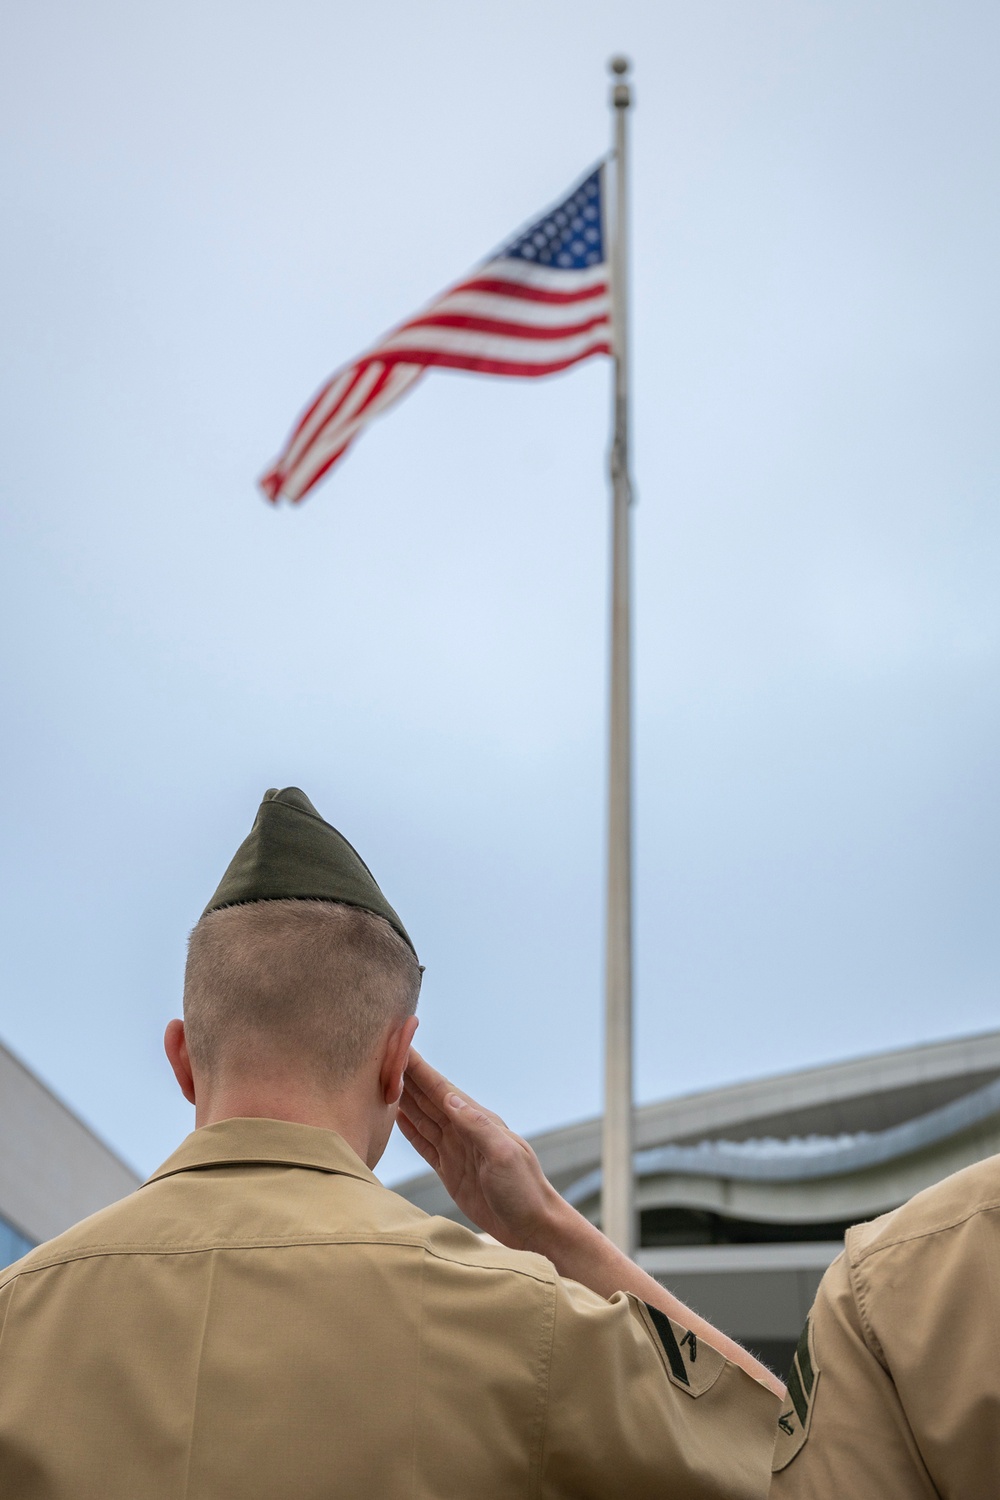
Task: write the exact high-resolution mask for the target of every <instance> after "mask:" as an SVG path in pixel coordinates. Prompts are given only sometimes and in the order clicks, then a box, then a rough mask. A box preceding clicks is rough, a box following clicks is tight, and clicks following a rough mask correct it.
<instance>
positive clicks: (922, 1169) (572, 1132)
mask: <svg viewBox="0 0 1000 1500" xmlns="http://www.w3.org/2000/svg"><path fill="white" fill-rule="evenodd" d="M600 1126H601V1122H600V1119H599V1118H597V1119H591V1120H584V1121H582V1122H581V1123H579V1124H576V1125H567V1126H565V1127H563V1128H562V1129H559V1130H551V1131H546V1132H545V1133H544V1134H541V1135H538V1136H535V1137H533V1138H532V1141H531V1144H532V1145H533V1146H534V1148H535V1150H536V1151H537V1153H538V1156H539V1158H540V1160H541V1163H542V1166H543V1168H544V1170H545V1173H546V1175H547V1176H548V1177H549V1179H550V1180H551V1181H552V1182H553V1183H554V1185H555V1186H556V1187H557V1188H558V1189H559V1191H560V1192H561V1193H562V1194H563V1196H564V1197H565V1198H566V1199H568V1201H569V1202H571V1203H573V1204H575V1205H576V1207H578V1208H579V1209H580V1211H581V1212H582V1213H584V1214H586V1216H587V1217H588V1218H590V1219H592V1220H594V1222H599V1221H600V1217H599V1216H600V1189H601V1170H600V1145H601V1142H600ZM998 1152H1000V1031H995V1032H987V1033H985V1034H983V1035H979V1036H971V1037H959V1038H956V1039H954V1040H949V1041H945V1042H934V1043H931V1044H929V1045H927V1046H922V1047H909V1048H905V1049H903V1050H900V1051H894V1052H885V1053H879V1054H876V1055H874V1056H869V1057H861V1058H857V1059H854V1060H852V1061H849V1062H842V1063H834V1064H832V1065H830V1066H828V1067H822V1068H809V1069H806V1070H804V1071H802V1072H798V1073H785V1074H778V1075H776V1076H774V1077H770V1078H762V1079H758V1080H756V1081H754V1082H752V1083H742V1084H735V1085H732V1086H731V1087H728V1088H722V1089H712V1090H709V1091H706V1092H703V1093H697V1094H688V1095H685V1096H683V1097H681V1098H676V1099H663V1100H660V1101H658V1102H657V1103H655V1104H647V1105H644V1106H642V1107H641V1108H640V1109H638V1110H637V1111H636V1153H635V1173H636V1196H637V1206H638V1211H639V1222H640V1245H641V1248H640V1250H639V1256H638V1258H639V1260H640V1262H641V1263H642V1265H643V1266H644V1267H645V1268H646V1270H648V1271H649V1272H650V1273H651V1274H652V1275H653V1276H655V1277H656V1278H657V1279H658V1280H660V1281H661V1282H662V1283H663V1284H664V1285H665V1286H667V1287H669V1288H670V1290H671V1291H672V1292H674V1293H675V1294H676V1295H677V1296H678V1297H680V1298H681V1300H682V1301H684V1302H686V1303H687V1304H688V1305H689V1306H691V1307H693V1308H695V1309H696V1310H697V1311H698V1312H700V1313H702V1314H703V1315H704V1316H705V1317H707V1318H708V1319H709V1320H710V1321H711V1322H713V1323H715V1324H716V1325H717V1326H718V1327H720V1328H722V1329H724V1331H725V1332H726V1333H729V1334H731V1335H732V1336H733V1337H735V1338H737V1339H739V1340H740V1342H741V1343H744V1344H746V1345H748V1346H749V1347H750V1348H752V1349H754V1350H755V1351H757V1352H758V1353H759V1354H760V1355H761V1357H762V1358H764V1359H765V1361H766V1362H767V1363H768V1364H770V1365H772V1367H773V1368H775V1369H778V1370H784V1369H786V1368H787V1367H788V1365H789V1363H790V1361H791V1355H792V1352H793V1350H794V1346H795V1341H796V1339H797V1338H798V1335H799V1332H800V1330H801V1327H802V1324H803V1322H804V1321H805V1317H806V1314H807V1313H808V1311H809V1307H810V1305H811V1303H812V1299H813V1297H814V1295H815V1292H816V1288H817V1287H818V1285H819V1281H820V1278H821V1276H822V1274H823V1272H824V1271H825V1269H826V1267H827V1266H828V1265H829V1264H830V1262H831V1261H832V1260H833V1259H834V1257H835V1256H836V1255H837V1254H838V1253H839V1251H840V1249H841V1247H842V1245H843V1239H844V1232H845V1230H846V1229H847V1228H848V1227H849V1226H850V1225H851V1224H856V1223H859V1222H861V1221H863V1220H866V1219H871V1218H874V1217H875V1216H876V1215H878V1214H881V1213H885V1212H886V1211H887V1210H888V1209H891V1208H896V1207H898V1206H899V1205H900V1204H901V1203H904V1202H905V1201H906V1199H907V1198H910V1197H912V1196H913V1194H914V1193H917V1192H919V1191H920V1190H921V1189H922V1188H925V1187H929V1186H930V1185H931V1184H932V1183H935V1182H938V1181H940V1180H941V1179H942V1178H943V1177H947V1176H949V1175H950V1174H951V1173H952V1172H956V1171H958V1170H959V1169H960V1168H962V1167H964V1166H968V1165H969V1164H971V1163H972V1162H974V1161H979V1160H981V1159H982V1158H983V1157H986V1156H990V1155H994V1154H996V1153H998ZM395 1190H396V1191H397V1192H398V1193H400V1194H402V1196H403V1197H405V1198H408V1199H409V1200H410V1201H411V1202H413V1203H415V1204H417V1205H419V1206H420V1207H421V1208H423V1209H425V1210H426V1211H427V1212H428V1213H438V1214H444V1215H445V1216H446V1217H449V1218H452V1219H457V1220H459V1221H460V1222H465V1221H464V1220H463V1219H462V1215H461V1213H460V1212H459V1210H458V1209H457V1208H456V1207H455V1205H454V1204H453V1203H452V1202H451V1199H450V1198H449V1197H448V1195H447V1193H446V1192H445V1190H444V1188H443V1187H442V1185H441V1183H440V1182H439V1181H438V1179H437V1177H436V1176H435V1175H434V1174H433V1173H431V1172H425V1173H421V1174H420V1175H419V1176H418V1177H413V1178H410V1179H409V1180H408V1181H406V1182H403V1183H399V1184H396V1185H395Z"/></svg>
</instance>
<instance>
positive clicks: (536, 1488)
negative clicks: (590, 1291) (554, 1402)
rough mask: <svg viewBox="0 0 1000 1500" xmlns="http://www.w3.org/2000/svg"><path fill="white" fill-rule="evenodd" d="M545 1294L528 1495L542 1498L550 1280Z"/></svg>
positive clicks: (552, 1300) (552, 1337)
mask: <svg viewBox="0 0 1000 1500" xmlns="http://www.w3.org/2000/svg"><path fill="white" fill-rule="evenodd" d="M543 1285H544V1286H546V1288H547V1291H548V1306H547V1309H546V1313H547V1316H546V1318H545V1320H544V1322H543V1325H542V1331H541V1339H540V1341H539V1354H540V1355H541V1359H540V1365H541V1368H540V1369H539V1372H538V1376H539V1390H538V1418H537V1427H536V1435H535V1441H534V1443H533V1445H532V1446H533V1448H534V1453H533V1455H532V1465H531V1467H532V1469H533V1470H534V1474H533V1475H529V1482H530V1491H531V1494H533V1495H541V1493H542V1483H543V1480H544V1472H545V1449H546V1446H547V1443H548V1436H549V1393H550V1388H551V1385H552V1354H553V1350H554V1349H555V1341H556V1283H555V1280H554V1279H552V1278H550V1279H549V1280H548V1281H547V1282H544V1283H543Z"/></svg>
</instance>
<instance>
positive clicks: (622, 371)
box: [601, 57, 636, 1255]
mask: <svg viewBox="0 0 1000 1500" xmlns="http://www.w3.org/2000/svg"><path fill="white" fill-rule="evenodd" d="M610 67H611V71H612V73H614V74H615V75H616V76H617V79H618V81H617V82H616V83H615V85H614V87H613V89H612V91H611V102H612V104H613V106H614V111H615V216H614V239H613V242H612V254H611V288H612V309H613V319H614V361H615V363H614V368H615V397H614V436H613V438H612V444H611V489H612V524H611V553H612V559H611V683H610V704H609V717H610V735H609V762H608V871H607V879H608V886H607V917H606V928H605V1034H604V1037H605V1039H604V1138H603V1143H602V1154H601V1165H602V1187H601V1222H602V1226H603V1229H604V1232H605V1234H606V1235H607V1236H608V1238H609V1239H611V1240H613V1241H614V1243H615V1244H616V1245H617V1246H618V1247H619V1249H621V1250H624V1251H625V1253H626V1254H627V1255H632V1254H633V1253H634V1250H635V1239H636V1235H635V1195H634V1189H633V1171H632V784H631V783H632V722H631V720H632V705H631V697H632V684H631V675H632V674H631V628H630V618H629V616H630V607H629V585H630V561H629V551H630V548H629V529H630V516H629V512H630V506H631V500H632V494H631V489H632V486H631V480H630V477H629V445H628V438H629V430H628V429H629V424H628V212H627V209H628V200H627V193H628V157H627V137H626V121H627V116H628V112H629V109H630V108H631V105H632V93H631V90H630V88H629V85H628V83H626V81H625V74H626V73H627V72H628V69H629V62H628V59H627V58H624V57H615V58H612V60H611V64H610Z"/></svg>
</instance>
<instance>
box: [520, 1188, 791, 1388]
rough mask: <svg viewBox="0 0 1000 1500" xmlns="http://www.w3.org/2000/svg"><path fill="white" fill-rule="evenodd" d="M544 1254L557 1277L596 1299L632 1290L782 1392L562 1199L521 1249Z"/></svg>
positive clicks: (735, 1346)
mask: <svg viewBox="0 0 1000 1500" xmlns="http://www.w3.org/2000/svg"><path fill="white" fill-rule="evenodd" d="M526 1248H530V1249H532V1250H535V1251H537V1252H538V1253H539V1254H541V1255H544V1256H545V1257H546V1258H547V1259H548V1260H550V1261H551V1262H552V1264H553V1265H554V1266H555V1268H556V1270H557V1271H558V1272H559V1274H560V1276H566V1277H568V1278H570V1279H571V1280H572V1281H579V1282H580V1283H581V1284H582V1285H583V1286H586V1287H589V1288H590V1290H591V1291H592V1292H597V1294H598V1296H601V1297H612V1296H613V1295H614V1294H615V1292H632V1293H633V1294H634V1295H635V1296H636V1297H639V1298H641V1300H642V1301H643V1302H647V1303H649V1304H650V1305H651V1306H653V1307H657V1308H659V1309H660V1311H661V1312H664V1313H666V1314H667V1316H668V1317H669V1318H673V1320H674V1322H675V1323H680V1324H682V1325H683V1326H684V1327H685V1328H690V1329H691V1331H692V1332H693V1333H694V1334H695V1335H696V1337H697V1338H699V1339H702V1340H703V1341H704V1342H705V1343H707V1344H710V1345H711V1346H712V1348H714V1349H717V1350H718V1351H719V1353H720V1354H723V1355H725V1357H726V1359H728V1360H730V1361H731V1362H732V1363H733V1364H734V1365H738V1366H739V1367H740V1368H741V1369H743V1370H745V1371H746V1372H747V1374H748V1375H752V1376H753V1378H754V1379H755V1380H759V1381H760V1382H761V1383H762V1384H763V1385H765V1386H767V1388H768V1389H769V1390H771V1391H773V1392H774V1393H775V1395H777V1396H784V1394H785V1387H784V1386H783V1385H782V1383H781V1381H780V1380H778V1379H777V1377H776V1376H775V1375H773V1374H772V1373H771V1371H770V1370H768V1369H767V1368H766V1367H765V1366H764V1365H762V1364H761V1363H760V1361H759V1360H756V1359H754V1357H753V1355H752V1354H750V1353H749V1352H748V1350H746V1349H744V1348H743V1347H742V1345H740V1344H737V1343H736V1342H735V1341H734V1340H733V1339H731V1338H727V1336H726V1335H725V1334H724V1333H721V1332H720V1331H719V1329H717V1328H713V1327H712V1325H711V1323H708V1322H706V1321H705V1319H704V1318H701V1317H699V1316H698V1314H697V1313H695V1312H692V1311H691V1309H690V1308H689V1307H685V1305H684V1303H683V1302H681V1301H680V1300H679V1299H678V1298H677V1297H675V1296H674V1295H673V1293H672V1292H668V1291H667V1289H666V1287H663V1286H661V1285H660V1283H659V1282H658V1281H655V1280H654V1279H653V1277H652V1276H649V1275H648V1274H647V1273H646V1272H645V1271H644V1270H643V1269H642V1268H641V1266H637V1265H636V1263H635V1261H633V1260H630V1259H629V1258H628V1256H627V1255H624V1254H623V1253H622V1252H621V1250H619V1249H618V1248H617V1247H616V1246H615V1245H613V1244H612V1243H611V1241H610V1240H609V1239H607V1237H606V1236H605V1235H603V1234H602V1233H601V1231H600V1230H599V1229H598V1228H596V1226H595V1225H593V1224H591V1223H590V1222H589V1220H587V1219H585V1218H584V1217H583V1215H582V1214H579V1213H577V1211H576V1209H575V1208H572V1207H571V1206H570V1205H569V1204H568V1203H566V1202H565V1201H564V1200H562V1199H559V1201H558V1203H553V1205H552V1208H551V1211H550V1213H549V1215H548V1216H547V1220H546V1224H545V1227H544V1228H543V1229H542V1230H541V1231H540V1232H539V1233H538V1234H537V1235H534V1236H532V1241H531V1244H530V1246H528V1247H526Z"/></svg>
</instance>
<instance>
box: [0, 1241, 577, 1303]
mask: <svg viewBox="0 0 1000 1500" xmlns="http://www.w3.org/2000/svg"><path fill="white" fill-rule="evenodd" d="M313 1245H329V1246H331V1247H332V1246H336V1245H371V1246H373V1247H375V1248H381V1247H383V1246H386V1247H392V1248H399V1249H411V1250H421V1251H423V1253H424V1254H425V1255H429V1256H431V1257H432V1258H433V1259H434V1260H440V1261H444V1262H448V1263H449V1264H450V1265H456V1266H465V1267H466V1268H467V1269H468V1270H470V1271H480V1270H482V1271H507V1272H509V1273H510V1274H511V1275H512V1276H525V1277H527V1278H528V1279H529V1280H530V1281H537V1282H538V1283H539V1284H540V1285H542V1286H551V1285H552V1284H553V1274H554V1273H552V1272H550V1273H548V1274H547V1273H546V1272H545V1271H544V1270H543V1269H541V1268H536V1267H534V1266H512V1265H509V1264H506V1263H503V1262H501V1261H499V1260H484V1261H476V1260H472V1259H471V1258H470V1257H467V1256H461V1255H452V1254H449V1253H448V1252H447V1251H445V1250H441V1249H438V1248H437V1247H435V1246H434V1245H428V1244H427V1242H426V1240H424V1239H420V1238H417V1237H414V1238H412V1239H411V1238H409V1237H407V1236H405V1235H394V1236H392V1237H391V1238H389V1237H386V1236H381V1235H373V1236H371V1237H369V1236H367V1235H365V1236H360V1235H343V1236H341V1235H316V1236H303V1235H299V1236H297V1237H296V1238H294V1239H283V1238H280V1237H262V1238H261V1239H257V1240H238V1241H221V1242H220V1241H218V1240H215V1241H212V1242H211V1243H209V1244H188V1245H158V1244H151V1243H148V1242H143V1241H137V1242H136V1243H135V1244H125V1245H122V1244H115V1245H89V1246H87V1247H86V1248H85V1249H81V1250H78V1251H72V1252H67V1253H66V1254H64V1255H55V1256H50V1257H48V1258H47V1259H45V1260H43V1261H42V1262H41V1263H40V1264H39V1265H34V1266H22V1267H20V1268H19V1269H15V1268H13V1267H12V1268H11V1270H12V1274H11V1275H9V1276H7V1277H5V1278H4V1277H2V1276H0V1291H2V1290H3V1289H4V1287H5V1286H9V1285H10V1284H11V1283H12V1282H14V1281H17V1280H18V1279H19V1278H20V1277H22V1276H35V1275H37V1274H38V1273H39V1272H41V1271H51V1270H54V1269H55V1268H56V1267H57V1266H65V1265H73V1264H75V1263H76V1262H77V1261H82V1260H99V1259H101V1258H103V1257H109V1258H110V1257H112V1256H127V1255H140V1256H141V1255H211V1254H213V1253H215V1252H216V1251H219V1250H236V1251H239V1250H296V1249H303V1248H305V1247H306V1246H313Z"/></svg>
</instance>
